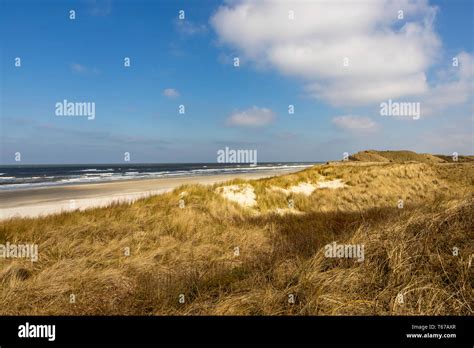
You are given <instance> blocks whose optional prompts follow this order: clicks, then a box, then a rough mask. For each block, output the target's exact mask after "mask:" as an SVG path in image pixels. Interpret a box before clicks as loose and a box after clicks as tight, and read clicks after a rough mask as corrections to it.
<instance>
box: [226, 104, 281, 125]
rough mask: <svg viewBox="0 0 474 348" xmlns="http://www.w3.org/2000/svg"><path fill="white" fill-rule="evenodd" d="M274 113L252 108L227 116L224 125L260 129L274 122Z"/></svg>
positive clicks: (264, 109)
mask: <svg viewBox="0 0 474 348" xmlns="http://www.w3.org/2000/svg"><path fill="white" fill-rule="evenodd" d="M275 117H276V116H275V113H274V112H273V111H272V110H270V109H267V108H259V107H257V106H253V107H251V108H250V109H247V110H244V111H240V112H235V113H233V114H232V115H230V116H229V118H228V119H227V122H226V124H227V125H228V126H231V127H251V128H254V127H262V126H265V125H268V124H270V123H271V122H273V121H274V120H275Z"/></svg>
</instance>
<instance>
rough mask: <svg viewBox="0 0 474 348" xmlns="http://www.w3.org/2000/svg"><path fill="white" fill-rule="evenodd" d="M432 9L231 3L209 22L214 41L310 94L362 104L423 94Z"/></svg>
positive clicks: (408, 3)
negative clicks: (299, 82) (300, 84)
mask: <svg viewBox="0 0 474 348" xmlns="http://www.w3.org/2000/svg"><path fill="white" fill-rule="evenodd" d="M399 10H403V12H404V13H403V15H404V19H403V20H399V19H398V18H397V16H398V11H399ZM289 11H293V12H294V17H295V19H294V20H291V19H289V16H288V14H289ZM436 12H437V8H436V7H433V6H430V5H429V4H428V2H427V1H426V0H420V1H415V0H401V1H396V2H395V1H391V0H378V1H375V0H365V1H347V0H345V1H338V0H333V1H314V2H307V1H276V0H275V1H259V2H257V1H251V0H236V1H232V2H228V3H227V4H226V5H224V6H221V7H220V8H219V9H218V10H217V12H216V13H215V15H214V16H213V17H212V18H211V24H212V26H213V27H214V29H215V30H216V32H217V34H218V38H219V41H220V43H222V44H227V45H230V46H231V47H232V48H234V49H237V51H238V52H239V54H241V55H242V56H243V57H244V58H246V59H248V60H250V61H253V62H254V64H255V65H257V66H259V67H270V68H274V69H276V70H278V71H279V72H280V73H282V74H285V75H288V76H292V77H297V78H300V79H301V80H303V81H304V84H305V87H306V90H307V92H308V93H309V94H310V95H312V96H313V97H315V98H318V99H323V100H326V101H328V102H330V103H332V104H334V105H366V104H369V103H379V102H380V101H382V100H386V99H389V98H391V99H396V98H399V97H404V96H413V95H423V94H426V93H427V92H428V91H429V85H428V83H427V78H426V71H427V70H428V69H429V68H430V67H431V66H432V65H433V63H434V62H435V59H436V58H437V54H438V51H439V48H440V46H441V44H440V40H439V38H438V36H437V35H436V33H435V31H434V29H433V21H434V18H435V15H436ZM344 58H348V63H349V65H348V66H347V67H345V66H344V65H343V62H344Z"/></svg>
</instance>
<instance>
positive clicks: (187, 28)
mask: <svg viewBox="0 0 474 348" xmlns="http://www.w3.org/2000/svg"><path fill="white" fill-rule="evenodd" d="M175 26H176V30H177V31H178V33H180V34H182V35H186V36H193V35H198V34H203V33H206V32H207V26H205V25H204V24H196V23H194V22H191V21H190V20H187V19H181V20H180V19H177V20H176V22H175Z"/></svg>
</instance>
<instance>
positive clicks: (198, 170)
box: [0, 162, 317, 191]
mask: <svg viewBox="0 0 474 348" xmlns="http://www.w3.org/2000/svg"><path fill="white" fill-rule="evenodd" d="M315 164H317V163H313V162H268V163H259V164H258V165H256V166H252V165H248V164H224V163H180V164H176V163H172V164H126V165H125V164H101V165H97V164H81V165H1V166H0V191H2V190H17V189H28V188H39V187H48V186H59V185H72V184H86V183H100V182H110V181H118V180H136V179H154V178H170V177H183V176H197V175H219V174H234V173H257V172H265V171H272V170H279V169H282V170H284V169H288V170H292V169H299V168H301V169H304V168H306V167H311V166H312V165H315Z"/></svg>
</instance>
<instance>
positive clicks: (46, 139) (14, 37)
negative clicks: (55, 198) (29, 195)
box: [0, 0, 474, 164]
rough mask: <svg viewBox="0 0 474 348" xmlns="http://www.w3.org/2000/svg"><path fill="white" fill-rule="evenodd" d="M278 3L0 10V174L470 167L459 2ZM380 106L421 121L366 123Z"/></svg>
mask: <svg viewBox="0 0 474 348" xmlns="http://www.w3.org/2000/svg"><path fill="white" fill-rule="evenodd" d="M282 3H283V4H284V5H282ZM293 3H294V4H293ZM293 3H292V2H291V1H289V2H287V3H286V4H285V3H284V2H281V1H280V2H263V3H260V4H257V2H248V1H246V0H242V1H232V2H224V3H222V2H221V1H210V0H209V1H207V0H204V1H197V0H188V1H171V0H166V1H140V0H138V1H131V0H125V1H41V2H39V1H23V0H20V1H12V0H1V6H2V7H1V11H0V25H1V36H0V40H1V41H0V45H1V75H0V78H1V102H2V104H1V136H2V141H1V163H2V164H13V163H15V164H18V162H15V160H14V159H15V153H17V152H20V153H21V162H20V163H22V164H34V163H51V164H52V163H120V162H122V161H123V158H124V155H123V154H124V152H129V153H130V154H131V162H135V163H145V162H148V163H151V162H215V161H216V152H217V150H219V149H222V148H224V147H226V146H228V147H230V148H234V149H256V150H257V151H258V160H259V161H324V160H329V159H339V158H341V156H342V153H343V152H346V151H347V152H349V153H352V152H355V151H359V150H364V149H381V150H382V149H409V150H414V151H420V152H434V153H447V154H451V153H452V152H454V151H456V152H459V153H465V154H466V153H470V154H472V153H473V140H472V139H473V137H472V135H473V116H472V115H473V99H472V96H473V90H472V86H473V75H474V74H473V67H472V65H473V64H472V61H473V60H472V54H473V51H474V50H473V35H474V33H473V30H474V29H473V11H474V9H473V3H472V1H468V0H466V1H463V0H455V1H436V2H434V1H433V2H424V1H417V2H413V1H409V0H403V1H400V2H399V3H397V2H396V1H391V2H388V3H387V4H385V5H384V6H383V7H380V5H376V6H375V5H372V4H371V2H370V1H366V2H363V1H361V2H357V3H356V4H357V5H354V6H356V8H355V10H357V11H358V10H359V9H360V11H361V15H360V16H359V17H357V18H356V17H352V14H351V13H348V11H344V6H343V5H342V4H339V7H337V6H336V7H331V6H326V3H325V2H322V1H320V2H318V1H315V2H314V3H316V4H315V5H311V4H310V5H308V3H309V2H307V1H296V2H293ZM380 3H383V1H380ZM394 4H395V5H394ZM71 9H73V10H75V12H76V18H75V19H74V20H71V19H69V11H70V10H71ZM245 9H247V11H248V12H247V13H248V17H247V18H244V17H242V13H243V12H242V11H244V10H245ZM293 9H294V11H295V16H296V17H297V18H296V20H295V21H293V22H292V23H290V24H288V23H286V22H285V21H286V20H287V19H285V18H284V17H282V16H281V15H280V14H281V13H283V12H284V13H285V15H286V13H287V12H288V11H290V10H293ZM399 9H403V10H404V16H405V17H404V19H403V20H400V19H395V20H394V18H396V16H397V13H398V12H397V11H398V10H399ZM180 10H184V11H185V19H184V20H179V19H178V13H179V11H180ZM282 11H283V12H282ZM339 11H340V13H339ZM244 12H245V11H244ZM351 12H354V11H351ZM387 13H388V15H387ZM302 14H305V17H304V18H302V17H301V16H302ZM308 14H309V15H308ZM381 14H383V15H382V17H383V16H385V15H387V18H382V19H380V17H381ZM275 16H276V17H275ZM298 16H300V17H299V18H298ZM319 16H321V17H319ZM347 16H348V17H347ZM300 19H301V20H300ZM323 20H324V21H326V22H324V23H323V24H321V25H319V24H317V25H313V23H322V22H323ZM279 21H282V24H281V23H280V22H279ZM341 23H348V24H347V28H346V27H345V26H346V25H345V24H344V25H342V24H341ZM427 23H428V24H427ZM286 25H289V27H288V29H286V28H285V26H286ZM281 28H283V29H284V30H280V29H281ZM267 29H268V30H267ZM346 40H347V44H345V42H346ZM394 45H398V46H399V47H397V48H393V46H394ZM341 47H342V51H343V52H342V53H341V54H339V52H340V50H341ZM316 48H317V49H316ZM392 48H393V49H394V51H393V52H394V53H393V54H390V55H387V54H385V53H384V51H387V50H391V49H392ZM299 52H306V53H303V54H302V55H301V54H300V53H299ZM308 52H309V53H308ZM361 52H362V53H361ZM346 54H347V55H348V56H349V57H350V61H351V63H352V62H355V63H353V64H354V65H350V67H349V68H348V70H347V71H349V72H348V73H347V75H344V74H345V73H342V75H341V73H340V72H339V71H338V69H339V67H337V68H334V66H335V65H334V64H335V61H337V62H338V63H337V64H339V58H341V59H342V57H345V55H346ZM365 54H367V57H368V59H366V58H365V57H364V55H365ZM16 57H20V58H21V67H15V64H14V63H15V58H16ZM124 57H130V59H131V66H130V67H124V65H123V60H124ZM234 57H239V59H240V66H239V67H234V66H233V58H234ZM453 57H459V60H460V62H461V64H460V67H456V68H453V67H452V58H453ZM372 59H373V62H372V61H371V60H372ZM380 62H382V63H380ZM379 63H380V64H382V65H381V66H378V65H377V64H379ZM461 67H462V69H461ZM315 86H318V87H315ZM348 86H349V87H348ZM346 88H347V89H346ZM369 90H370V91H371V92H370V93H369V92H367V91H369ZM64 99H67V100H68V101H72V102H94V103H95V107H96V116H95V118H94V119H93V120H88V119H87V117H58V116H57V115H55V104H56V103H57V102H62V101H63V100H64ZM388 99H393V100H396V101H400V102H403V101H409V102H419V103H420V104H421V110H422V114H421V117H420V119H418V120H414V119H412V118H409V117H382V116H380V113H379V106H380V103H381V102H384V101H386V100H388ZM180 104H182V105H184V106H185V108H186V113H185V114H184V115H180V114H179V113H178V106H179V105H180ZM290 104H292V105H294V106H295V113H294V114H292V115H290V114H288V105H290Z"/></svg>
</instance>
